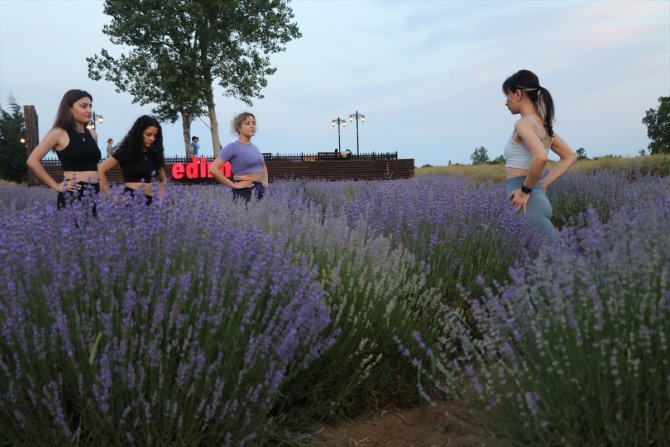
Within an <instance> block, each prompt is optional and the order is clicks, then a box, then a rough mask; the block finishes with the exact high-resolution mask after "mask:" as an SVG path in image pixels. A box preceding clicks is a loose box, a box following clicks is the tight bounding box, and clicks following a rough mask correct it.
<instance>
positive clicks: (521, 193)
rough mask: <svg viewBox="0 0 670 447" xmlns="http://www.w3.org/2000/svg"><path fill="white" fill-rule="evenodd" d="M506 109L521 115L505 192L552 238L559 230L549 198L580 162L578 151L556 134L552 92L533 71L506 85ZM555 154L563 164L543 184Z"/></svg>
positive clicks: (508, 155) (509, 150) (510, 147)
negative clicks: (550, 190) (554, 186)
mask: <svg viewBox="0 0 670 447" xmlns="http://www.w3.org/2000/svg"><path fill="white" fill-rule="evenodd" d="M502 89H503V93H504V94H505V96H506V98H507V100H506V101H505V105H506V106H507V108H508V109H509V111H510V112H511V113H512V114H513V115H521V118H520V119H519V120H517V122H516V123H515V124H514V132H513V133H512V136H511V137H510V140H509V141H508V143H507V145H506V146H505V168H506V181H505V189H506V192H507V196H508V199H509V200H511V201H512V205H513V206H514V209H516V210H517V212H520V211H523V215H524V216H526V217H527V218H528V221H529V222H530V224H531V225H532V226H534V227H536V228H538V229H540V230H542V231H544V232H545V233H547V234H548V235H549V236H550V237H552V238H553V237H554V233H555V229H554V226H553V224H552V223H551V213H552V210H551V204H550V203H549V200H548V199H547V196H546V190H547V187H549V185H551V184H552V183H554V182H555V181H556V180H557V179H559V178H560V177H561V176H562V175H563V174H565V173H566V172H567V171H568V169H570V167H571V166H572V165H573V164H574V163H575V162H576V161H577V157H576V156H575V153H574V151H573V150H572V149H571V148H570V146H568V144H567V143H566V142H565V141H564V140H563V139H562V138H561V137H560V136H558V135H557V134H556V133H554V130H553V121H554V103H553V100H552V97H551V95H550V94H549V91H548V90H547V89H545V88H544V87H542V86H540V81H539V79H538V77H537V76H536V75H535V74H534V73H533V72H531V71H528V70H520V71H518V72H516V73H515V74H513V75H512V76H510V77H509V78H507V80H506V81H505V82H504V83H503V85H502ZM550 149H551V150H552V151H553V152H555V153H556V154H557V155H558V156H559V157H560V160H559V162H558V163H556V165H555V166H554V168H553V169H552V170H551V171H550V172H549V174H548V175H547V176H546V177H544V178H543V179H541V180H540V177H541V176H542V173H543V172H544V167H545V165H546V163H547V158H548V151H549V150H550Z"/></svg>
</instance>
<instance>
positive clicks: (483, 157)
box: [470, 146, 491, 165]
mask: <svg viewBox="0 0 670 447" xmlns="http://www.w3.org/2000/svg"><path fill="white" fill-rule="evenodd" d="M470 160H472V164H473V165H483V164H486V163H489V162H490V161H491V160H489V154H488V152H487V151H486V148H485V147H484V146H481V147H479V148H478V149H475V151H474V152H473V153H472V155H470Z"/></svg>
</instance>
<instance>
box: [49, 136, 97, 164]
mask: <svg viewBox="0 0 670 447" xmlns="http://www.w3.org/2000/svg"><path fill="white" fill-rule="evenodd" d="M66 132H67V135H68V136H69V137H70V144H68V145H67V146H66V147H65V149H63V150H60V151H56V155H57V156H58V159H59V160H60V164H61V166H62V167H63V171H97V170H98V163H99V162H100V158H102V153H101V152H100V148H99V147H98V143H97V142H96V141H95V140H94V139H93V136H92V135H91V132H89V131H88V129H86V128H84V136H82V135H81V134H80V133H77V132H75V131H74V130H73V129H67V130H66Z"/></svg>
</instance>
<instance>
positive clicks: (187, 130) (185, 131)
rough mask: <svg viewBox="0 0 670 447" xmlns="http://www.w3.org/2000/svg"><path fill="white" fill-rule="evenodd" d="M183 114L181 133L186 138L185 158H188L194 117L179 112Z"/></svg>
mask: <svg viewBox="0 0 670 447" xmlns="http://www.w3.org/2000/svg"><path fill="white" fill-rule="evenodd" d="M179 113H180V114H181V132H182V136H183V137H184V156H185V157H186V158H188V155H189V145H190V144H191V122H192V121H193V117H192V116H191V115H190V114H188V113H185V112H179Z"/></svg>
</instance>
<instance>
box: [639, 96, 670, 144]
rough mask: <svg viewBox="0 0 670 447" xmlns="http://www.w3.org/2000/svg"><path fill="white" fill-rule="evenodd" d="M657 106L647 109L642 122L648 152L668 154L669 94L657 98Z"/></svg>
mask: <svg viewBox="0 0 670 447" xmlns="http://www.w3.org/2000/svg"><path fill="white" fill-rule="evenodd" d="M658 102H659V105H658V108H657V109H653V108H652V109H649V110H647V112H646V114H645V116H644V118H642V123H643V124H646V125H647V136H648V137H649V139H650V140H651V142H650V143H649V153H651V154H670V96H661V97H660V98H658Z"/></svg>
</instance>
